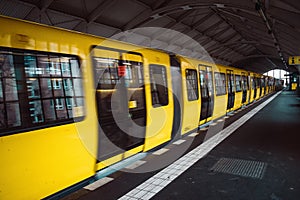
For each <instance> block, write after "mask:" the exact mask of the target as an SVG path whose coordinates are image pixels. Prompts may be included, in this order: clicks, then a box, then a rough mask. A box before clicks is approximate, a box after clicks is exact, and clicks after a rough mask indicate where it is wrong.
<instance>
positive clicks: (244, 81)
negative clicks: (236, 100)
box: [242, 75, 248, 90]
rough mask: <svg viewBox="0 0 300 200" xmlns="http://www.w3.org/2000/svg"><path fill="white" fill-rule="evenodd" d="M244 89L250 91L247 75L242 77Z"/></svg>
mask: <svg viewBox="0 0 300 200" xmlns="http://www.w3.org/2000/svg"><path fill="white" fill-rule="evenodd" d="M242 88H243V90H248V79H247V77H246V76H245V75H242Z"/></svg>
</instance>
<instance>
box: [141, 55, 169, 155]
mask: <svg viewBox="0 0 300 200" xmlns="http://www.w3.org/2000/svg"><path fill="white" fill-rule="evenodd" d="M140 52H141V53H142V54H143V55H144V57H145V58H146V59H145V66H146V67H145V68H144V74H145V75H144V77H145V91H146V107H147V123H146V124H147V127H146V140H145V146H144V151H148V150H150V149H152V148H154V147H156V146H158V145H160V144H163V143H164V142H166V141H168V140H170V139H171V131H172V124H173V123H172V120H173V103H174V102H173V96H172V82H171V78H168V79H167V84H168V100H169V102H168V105H166V106H161V107H153V106H152V103H151V102H152V101H151V88H150V72H149V65H150V64H156V65H161V66H165V67H166V72H167V74H166V75H167V77H171V71H170V67H168V66H170V60H169V57H168V56H167V54H165V53H162V52H159V51H153V50H148V49H143V50H141V51H140Z"/></svg>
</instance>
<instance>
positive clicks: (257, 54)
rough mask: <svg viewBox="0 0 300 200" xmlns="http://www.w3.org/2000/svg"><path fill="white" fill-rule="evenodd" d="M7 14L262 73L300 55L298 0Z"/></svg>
mask: <svg viewBox="0 0 300 200" xmlns="http://www.w3.org/2000/svg"><path fill="white" fill-rule="evenodd" d="M0 14H1V15H6V16H11V17H15V18H20V19H25V20H29V21H35V22H39V23H42V24H48V25H51V26H56V27H62V28H66V29H70V30H76V31H79V32H84V33H89V34H93V35H99V36H103V37H107V38H114V39H117V40H122V41H125V42H130V43H135V44H138V45H143V46H148V47H152V48H159V49H164V50H167V51H171V52H175V53H179V54H182V55H185V56H189V57H194V58H200V59H204V60H207V59H208V58H207V56H203V54H204V52H207V53H208V55H209V56H210V57H211V58H212V59H213V61H214V62H216V63H219V64H224V65H230V66H234V67H238V68H244V69H247V70H251V71H255V72H259V73H264V72H267V71H269V70H271V69H284V70H287V71H291V72H293V71H296V68H294V67H293V66H289V65H288V57H289V56H294V55H299V54H300V25H299V21H300V4H299V1H298V0H217V1H211V0H190V1H189V0H72V1H69V0H1V2H0ZM202 47H203V48H202ZM208 60H209V59H208Z"/></svg>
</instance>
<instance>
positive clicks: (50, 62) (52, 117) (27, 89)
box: [0, 49, 84, 134]
mask: <svg viewBox="0 0 300 200" xmlns="http://www.w3.org/2000/svg"><path fill="white" fill-rule="evenodd" d="M74 68H77V69H74ZM73 71H74V76H73ZM64 77H68V78H64ZM17 83H18V85H17ZM0 85H1V86H0V88H1V90H0V108H1V110H2V112H1V114H0V115H1V120H0V128H1V129H2V132H3V134H8V132H10V133H17V132H21V131H22V130H25V129H26V130H29V129H38V128H39V127H45V126H53V125H57V124H66V123H72V122H73V120H74V119H75V118H76V120H80V119H82V117H83V116H84V111H83V106H84V101H83V87H82V76H81V72H80V68H79V61H78V58H77V57H76V56H73V55H70V56H69V55H60V54H56V53H48V52H46V53H43V54H41V53H40V52H34V51H27V50H6V49H4V50H0ZM73 85H76V90H75V91H74V89H73V88H74V87H73ZM76 91H77V92H76ZM70 99H72V100H70ZM70 102H72V103H70ZM66 104H67V105H68V106H66ZM6 132H7V133H6Z"/></svg>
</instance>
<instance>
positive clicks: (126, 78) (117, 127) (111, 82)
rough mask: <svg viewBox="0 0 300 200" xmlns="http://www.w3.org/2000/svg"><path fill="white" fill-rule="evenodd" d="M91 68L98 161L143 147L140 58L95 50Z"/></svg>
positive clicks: (144, 118)
mask: <svg viewBox="0 0 300 200" xmlns="http://www.w3.org/2000/svg"><path fill="white" fill-rule="evenodd" d="M93 67H94V76H95V87H96V103H97V113H98V122H99V137H98V138H99V139H98V140H99V141H98V162H100V161H102V160H106V159H108V158H111V157H113V156H115V155H118V154H122V153H124V152H126V151H128V150H131V149H133V148H136V147H139V146H142V145H143V144H144V138H145V125H146V108H145V107H146V106H145V88H144V76H143V74H144V73H143V58H142V55H140V54H138V53H134V52H123V51H121V50H116V49H107V48H102V47H96V48H95V49H94V50H93ZM141 150H142V148H141Z"/></svg>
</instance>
